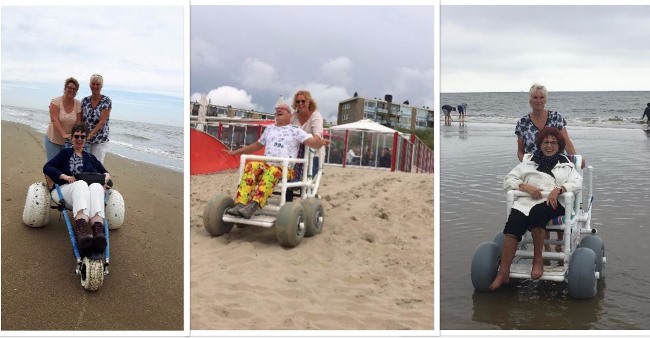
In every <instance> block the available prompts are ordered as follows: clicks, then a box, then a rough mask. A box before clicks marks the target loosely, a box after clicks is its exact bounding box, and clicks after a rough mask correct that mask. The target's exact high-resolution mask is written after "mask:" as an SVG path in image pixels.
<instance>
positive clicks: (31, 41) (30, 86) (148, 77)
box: [0, 2, 186, 127]
mask: <svg viewBox="0 0 650 338" xmlns="http://www.w3.org/2000/svg"><path fill="white" fill-rule="evenodd" d="M179 4H180V2H179ZM183 10H184V8H183V6H182V5H179V6H121V7H109V6H54V7H45V6H27V7H20V6H3V7H2V14H1V18H2V20H1V24H2V28H1V34H2V41H1V48H2V52H1V54H2V55H1V56H2V62H1V67H2V68H1V72H0V73H1V76H2V96H1V100H2V104H3V105H11V106H19V107H27V108H34V109H42V110H48V106H49V103H50V101H51V99H52V98H54V97H56V96H60V95H62V94H63V86H64V82H65V79H67V78H68V77H71V76H72V77H74V78H76V79H77V80H78V81H79V83H80V88H79V92H78V93H77V96H76V98H77V99H78V100H81V99H82V98H84V97H86V96H89V95H90V88H89V81H90V76H91V75H92V74H94V73H98V74H101V75H102V76H103V77H104V87H103V89H102V94H104V95H107V96H108V97H110V98H111V100H112V101H113V109H112V111H111V118H115V119H120V120H128V121H140V122H148V123H155V124H164V125H172V126H179V127H180V126H183V121H184V112H185V111H186V109H185V108H186V107H185V105H184V89H183V86H184V78H183V76H184V70H183V67H184V60H183V54H184V21H183Z"/></svg>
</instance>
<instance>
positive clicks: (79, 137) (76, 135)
mask: <svg viewBox="0 0 650 338" xmlns="http://www.w3.org/2000/svg"><path fill="white" fill-rule="evenodd" d="M72 136H73V137H74V138H75V139H82V140H84V139H86V134H83V135H78V134H75V135H72Z"/></svg>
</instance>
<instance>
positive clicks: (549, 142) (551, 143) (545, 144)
mask: <svg viewBox="0 0 650 338" xmlns="http://www.w3.org/2000/svg"><path fill="white" fill-rule="evenodd" d="M542 145H544V146H554V147H555V146H556V145H557V142H555V141H544V142H542Z"/></svg>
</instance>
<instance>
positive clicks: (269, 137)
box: [257, 124, 311, 158]
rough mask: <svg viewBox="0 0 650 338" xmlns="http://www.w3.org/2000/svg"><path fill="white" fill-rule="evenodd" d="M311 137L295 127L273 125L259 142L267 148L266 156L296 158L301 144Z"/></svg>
mask: <svg viewBox="0 0 650 338" xmlns="http://www.w3.org/2000/svg"><path fill="white" fill-rule="evenodd" d="M310 137H311V135H310V134H307V133H306V132H305V131H304V130H302V129H300V128H299V127H297V126H295V125H292V124H289V125H286V126H282V127H278V126H276V125H275V124H272V125H270V126H268V127H266V129H264V133H262V136H261V137H260V139H259V140H257V142H259V143H261V144H262V145H264V146H265V147H266V148H265V149H264V156H269V157H283V158H296V156H298V148H299V147H300V144H301V143H303V142H305V141H306V140H307V139H309V138H310Z"/></svg>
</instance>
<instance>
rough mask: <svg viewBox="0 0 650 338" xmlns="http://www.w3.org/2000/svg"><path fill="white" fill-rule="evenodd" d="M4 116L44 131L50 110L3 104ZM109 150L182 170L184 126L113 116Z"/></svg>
mask: <svg viewBox="0 0 650 338" xmlns="http://www.w3.org/2000/svg"><path fill="white" fill-rule="evenodd" d="M1 116H2V120H4V121H11V122H17V123H21V124H25V125H28V126H31V127H33V128H34V129H36V130H37V131H40V132H42V133H45V132H46V131H47V126H48V123H49V120H50V114H49V112H48V111H47V110H42V109H32V108H24V107H15V106H8V105H2V114H1ZM109 123H110V135H109V138H110V141H109V142H108V149H107V152H109V153H112V154H114V155H117V156H120V157H123V158H127V159H131V160H136V161H141V162H145V163H149V164H153V165H156V166H160V167H164V168H168V169H171V170H174V171H178V172H183V141H184V140H183V127H181V126H178V127H175V126H166V125H160V124H153V123H143V122H134V121H125V120H118V119H114V118H111V119H110V120H109Z"/></svg>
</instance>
